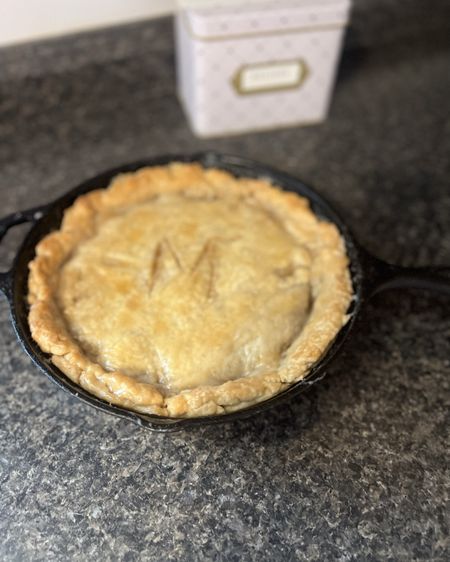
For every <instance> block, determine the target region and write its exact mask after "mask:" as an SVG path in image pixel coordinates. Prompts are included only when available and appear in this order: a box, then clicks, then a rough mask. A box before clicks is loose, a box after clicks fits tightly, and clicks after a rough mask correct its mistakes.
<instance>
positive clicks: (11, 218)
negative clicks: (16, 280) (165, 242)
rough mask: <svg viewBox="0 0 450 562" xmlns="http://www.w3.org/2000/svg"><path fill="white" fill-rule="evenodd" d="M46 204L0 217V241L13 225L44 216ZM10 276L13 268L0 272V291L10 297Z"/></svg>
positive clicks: (35, 220)
mask: <svg viewBox="0 0 450 562" xmlns="http://www.w3.org/2000/svg"><path fill="white" fill-rule="evenodd" d="M47 207H48V205H42V206H40V207H34V208H33V209H28V210H27V211H17V212H16V213H12V214H11V215H8V216H7V217H4V218H3V219H0V243H1V242H2V240H3V238H4V237H5V236H6V234H7V232H8V231H9V229H10V228H12V227H13V226H17V225H19V224H24V223H27V222H29V223H35V222H37V221H38V220H39V219H41V218H42V217H43V216H44V213H45V211H46V210H47ZM12 278H13V270H12V268H11V269H9V270H8V271H3V272H1V273H0V291H1V292H2V293H3V294H4V295H5V296H6V297H7V298H8V299H10V298H11V296H12Z"/></svg>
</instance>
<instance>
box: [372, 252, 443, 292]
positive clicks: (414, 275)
mask: <svg viewBox="0 0 450 562" xmlns="http://www.w3.org/2000/svg"><path fill="white" fill-rule="evenodd" d="M362 261H363V266H364V271H365V272H366V279H365V291H366V295H367V296H368V297H369V298H370V297H372V296H373V295H376V294H377V293H380V292H382V291H386V290H389V289H424V290H427V291H435V292H439V293H442V294H444V295H447V296H450V267H447V266H429V267H428V266H424V267H403V266H399V265H393V264H390V263H387V262H384V261H382V260H380V259H378V258H376V257H375V256H373V255H371V254H369V253H368V252H366V251H363V254H362Z"/></svg>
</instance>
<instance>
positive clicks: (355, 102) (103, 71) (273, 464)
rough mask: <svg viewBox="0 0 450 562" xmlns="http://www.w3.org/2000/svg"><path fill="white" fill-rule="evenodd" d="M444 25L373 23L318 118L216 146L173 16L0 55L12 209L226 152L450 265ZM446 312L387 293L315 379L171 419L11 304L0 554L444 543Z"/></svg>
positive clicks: (370, 237) (441, 552)
mask: <svg viewBox="0 0 450 562" xmlns="http://www.w3.org/2000/svg"><path fill="white" fill-rule="evenodd" d="M383 4H384V5H386V4H387V3H386V2H384V3H381V4H380V5H381V6H382V5H383ZM441 5H442V6H444V2H441ZM356 15H357V14H356ZM419 15H420V14H419ZM376 21H378V20H376ZM411 21H412V19H411ZM360 23H361V22H360ZM441 23H442V22H440V21H439V18H437V17H436V14H435V16H434V20H433V24H432V25H431V24H430V26H429V27H428V28H427V26H424V27H423V29H425V31H423V32H421V31H420V29H421V28H420V26H417V25H416V27H414V26H410V27H408V28H407V29H406V30H403V33H402V34H401V38H400V39H398V40H395V36H394V34H392V33H391V34H387V36H386V37H384V39H383V41H381V40H380V43H379V44H377V43H376V41H373V44H371V45H367V44H364V42H363V41H360V40H358V36H359V37H361V36H364V33H363V32H362V31H363V27H364V24H363V23H361V26H360V28H359V31H358V29H356V31H355V30H354V31H352V32H351V33H350V35H349V38H348V42H347V49H346V52H345V54H344V58H343V63H342V65H341V69H340V73H339V81H338V84H337V87H336V92H335V96H334V100H333V104H332V108H331V113H330V116H329V119H328V120H327V121H326V122H325V123H324V124H322V125H320V126H315V127H311V128H303V129H298V128H295V129H291V130H284V131H277V132H270V133H261V134H257V135H256V134H252V135H244V136H240V137H234V138H227V139H220V140H210V141H206V140H203V141H201V140H198V139H196V138H194V137H193V136H192V134H191V133H190V131H189V129H188V127H187V125H186V121H185V118H184V116H183V114H182V111H181V109H180V107H179V104H178V103H177V101H176V97H175V94H174V79H173V72H174V71H173V61H172V48H171V44H172V39H171V34H170V26H169V24H168V22H167V21H164V20H162V21H160V22H155V23H151V24H145V25H140V26H132V27H128V28H125V29H123V30H121V31H117V30H116V31H114V32H105V34H104V35H102V34H96V35H95V36H89V37H88V38H87V39H86V38H81V39H80V38H78V39H74V40H73V41H75V47H73V44H72V47H71V46H70V44H69V43H67V40H64V41H63V42H56V43H50V44H48V45H43V46H42V47H41V51H39V50H38V51H36V53H33V49H34V47H33V48H31V47H21V49H22V51H20V49H19V48H14V49H11V50H9V51H8V52H3V54H0V59H2V60H3V62H4V63H5V65H6V66H5V69H6V70H5V72H4V73H3V75H2V76H3V77H2V76H0V194H1V215H4V214H7V213H9V212H12V211H15V210H18V209H22V208H26V207H30V206H32V205H35V204H39V203H42V202H45V201H48V200H50V199H52V198H55V197H56V196H57V195H59V194H62V193H63V192H64V191H65V190H67V189H68V188H69V187H71V186H73V185H76V184H77V183H78V182H80V181H81V180H83V179H85V178H87V177H89V176H90V175H94V174H96V173H97V172H99V171H101V170H103V169H106V168H108V167H111V166H114V165H116V164H120V163H123V162H127V161H133V160H136V159H139V158H143V157H146V156H151V155H156V154H163V153H179V152H191V151H195V150H198V149H204V148H214V149H218V150H221V151H225V152H230V153H238V154H242V155H246V156H248V157H252V158H254V159H256V160H260V161H263V162H266V163H269V164H271V165H274V166H276V167H279V168H281V169H283V170H285V171H288V172H291V173H292V174H295V175H297V176H299V177H301V178H302V179H304V180H305V181H306V182H310V183H311V184H313V185H314V186H316V188H317V189H318V190H319V191H321V192H322V193H323V194H324V195H326V196H327V197H328V198H329V199H330V200H332V201H333V202H335V203H336V205H337V206H338V208H340V209H341V210H342V214H343V215H344V216H345V217H346V219H347V220H348V222H349V224H350V226H351V227H352V229H353V230H354V232H355V233H356V235H357V237H358V238H359V239H360V240H361V242H362V243H363V244H365V245H366V247H367V248H368V249H370V250H371V251H373V252H375V253H376V254H378V255H379V256H380V257H382V258H384V259H387V260H391V261H393V262H398V263H402V264H405V265H412V264H417V265H419V264H438V263H444V264H445V263H446V264H450V218H449V217H450V187H449V181H450V180H449V177H450V165H449V154H450V110H449V97H450V93H449V92H450V72H449V68H450V49H449V46H448V40H447V32H446V30H445V26H444V25H443V24H442V25H441ZM373 25H375V24H373ZM382 28H384V27H383V25H381V24H380V30H381V29H382ZM376 35H377V34H376V32H373V30H372V36H373V37H376ZM380 35H381V32H380ZM86 45H90V49H91V54H90V55H89V56H86ZM111 45H114V49H112V48H111ZM130 45H131V46H130ZM36 49H37V48H36ZM46 49H47V50H46ZM20 53H21V55H20ZM49 53H50V55H51V56H50V55H49ZM83 53H84V55H83ZM108 53H111V57H110V58H108ZM19 55H20V56H19ZM83 56H84V58H83ZM2 57H3V58H2ZM33 57H34V58H33ZM51 57H56V58H55V59H54V60H55V63H54V65H53V66H52V65H51V64H49V61H50V60H52V59H51ZM61 57H62V58H61ZM64 57H65V58H64ZM31 61H38V62H36V64H37V65H39V64H42V65H44V66H45V65H46V68H45V71H41V72H40V69H39V68H36V67H35V66H33V64H32V62H31ZM39 61H40V62H39ZM72 62H73V64H72ZM6 63H7V64H6ZM1 72H3V71H1ZM1 72H0V74H1ZM17 236H18V235H16V237H10V238H8V240H7V241H6V243H5V244H3V249H2V257H3V264H6V263H7V261H8V259H9V258H10V256H11V255H12V254H13V252H14V248H15V247H16V244H17V240H16V239H15V238H17ZM449 313H450V303H449V301H448V299H445V298H443V297H439V296H434V295H430V294H428V295H427V294H424V293H422V292H416V293H413V292H408V291H402V292H400V291H396V292H395V291H394V292H392V293H389V294H383V295H380V296H378V297H376V298H375V299H374V300H373V301H372V302H371V304H370V305H369V306H368V307H367V310H366V311H365V314H364V317H363V318H362V319H361V320H360V322H359V327H358V330H357V332H356V334H355V336H354V337H353V338H352V340H351V341H350V342H349V343H348V344H347V345H346V347H345V351H344V353H343V354H342V355H341V356H340V357H339V358H338V359H336V360H335V361H334V363H333V365H332V367H330V376H329V378H327V379H326V380H325V381H323V383H321V384H320V385H317V386H316V387H315V388H314V389H313V390H311V392H309V393H308V394H307V395H304V396H303V397H301V398H298V399H296V400H295V401H293V402H291V403H289V404H287V405H285V406H282V407H280V408H278V409H275V410H273V411H270V412H269V413H268V414H266V415H262V416H259V417H257V418H254V419H252V420H249V421H245V422H242V423H236V424H233V425H226V426H219V427H214V428H209V429H202V430H198V431H193V432H190V433H180V434H176V435H167V436H163V435H157V434H152V433H149V432H145V431H143V430H142V429H139V428H138V427H135V426H134V425H132V424H130V423H128V422H125V421H121V420H119V419H115V418H113V417H109V416H107V415H104V414H101V413H99V412H96V411H94V410H92V409H91V408H89V407H88V406H85V405H83V404H81V403H79V402H77V401H76V400H75V399H73V398H71V397H69V396H68V395H66V394H65V393H63V392H62V391H60V390H58V389H57V388H56V387H55V386H54V385H53V384H52V383H51V382H50V381H48V380H47V379H46V378H45V377H44V376H43V375H42V374H41V373H40V372H38V370H37V369H36V368H35V367H34V366H33V365H32V364H31V362H30V360H29V359H28V358H27V357H26V356H25V354H24V353H23V351H22V350H21V348H20V346H19V344H18V343H17V341H16V339H15V336H14V333H13V330H12V328H11V326H10V322H9V319H8V306H7V303H6V301H5V300H2V301H1V302H0V322H1V332H0V443H1V446H0V487H1V493H0V558H1V559H2V560H130V561H131V560H139V559H142V560H164V561H171V560H173V561H175V560H177V561H190V560H193V561H195V560H225V561H233V560H235V561H241V560H258V561H279V560H280V561H281V560H283V561H285V560H286V561H287V560H297V559H298V560H311V561H312V560H317V561H321V562H323V561H328V560H342V561H347V560H393V561H394V560H395V561H398V560H406V561H412V560H444V559H448V558H447V556H448V550H446V549H448V543H447V540H448V513H447V512H446V509H445V505H446V504H445V502H446V499H447V498H448V488H449V486H448V485H449V479H448V473H446V470H447V466H448V458H447V452H448V402H449V400H448V399H449V392H448V376H449V372H450V314H449Z"/></svg>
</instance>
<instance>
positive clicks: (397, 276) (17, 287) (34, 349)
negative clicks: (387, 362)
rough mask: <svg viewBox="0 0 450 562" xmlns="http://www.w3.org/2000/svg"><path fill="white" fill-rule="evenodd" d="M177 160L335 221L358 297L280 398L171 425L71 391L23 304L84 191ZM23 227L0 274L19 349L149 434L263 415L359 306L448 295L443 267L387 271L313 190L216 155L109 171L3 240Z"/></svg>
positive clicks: (61, 382)
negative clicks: (253, 184)
mask: <svg viewBox="0 0 450 562" xmlns="http://www.w3.org/2000/svg"><path fill="white" fill-rule="evenodd" d="M174 161H181V162H199V163H201V164H202V165H203V166H205V167H207V168H208V167H217V168H221V169H223V170H227V171H228V172H230V173H232V174H233V175H235V176H238V177H251V178H255V177H258V178H259V177H264V178H268V179H270V180H272V181H273V183H274V184H276V185H278V186H280V187H281V188H283V189H286V190H289V191H295V192H296V193H299V194H300V195H302V196H304V197H306V198H307V199H309V201H310V203H311V207H312V209H313V211H314V212H315V213H316V214H317V215H318V216H320V217H322V218H324V219H326V220H328V221H330V222H333V223H334V224H335V225H336V226H337V227H338V228H339V230H340V232H341V234H342V236H343V237H344V239H345V243H346V246H347V252H348V255H349V258H350V269H351V276H352V282H353V289H354V294H355V298H354V300H353V302H352V305H351V309H350V314H351V316H350V320H349V321H348V322H347V324H346V325H345V326H344V327H343V328H342V329H341V331H340V332H339V334H338V335H337V337H336V339H335V340H334V342H333V343H332V345H331V346H330V347H329V349H328V351H327V352H326V353H325V355H324V356H323V357H322V358H321V359H320V360H319V361H318V362H317V363H315V364H314V366H313V367H312V368H311V370H310V371H309V373H308V375H307V376H306V377H305V378H304V379H303V380H301V381H299V382H297V383H296V384H294V385H292V386H291V387H290V388H288V389H287V390H285V391H284V392H282V393H280V394H278V395H276V396H274V397H273V398H270V399H269V400H266V401H264V402H262V403H260V404H256V405H254V406H251V407H249V408H245V409H243V410H240V411H237V412H233V413H230V414H223V415H220V416H209V417H206V416H205V417H201V418H192V419H173V418H167V417H162V416H155V415H147V414H140V413H137V412H132V411H130V410H127V409H125V408H121V407H119V406H115V405H113V404H109V403H108V402H105V401H104V400H101V399H100V398H97V397H95V396H93V395H91V394H90V393H89V392H87V391H86V390H84V389H83V388H81V387H79V386H78V385H76V384H75V383H74V382H72V381H71V380H70V379H69V378H67V377H66V376H65V375H64V374H63V373H62V372H61V371H60V370H59V369H58V368H57V367H55V366H54V365H53V364H52V362H51V361H50V357H49V356H48V355H47V354H45V353H43V352H42V351H41V350H40V348H39V347H38V345H37V344H36V343H35V342H34V341H33V340H32V338H31V334H30V330H29V327H28V322H27V316H28V307H27V301H26V295H27V281H28V263H29V262H30V261H31V260H32V259H33V257H34V254H35V247H36V244H37V243H38V242H39V240H41V238H43V237H44V236H45V235H46V234H47V233H49V232H51V231H52V230H55V229H57V228H58V227H59V225H60V223H61V219H62V216H63V212H64V209H66V208H67V207H69V206H70V205H71V204H72V203H73V201H74V200H75V199H76V198H77V197H78V196H79V195H81V194H82V193H86V192H88V191H91V190H92V189H97V188H99V187H103V186H104V187H106V186H107V185H108V184H109V182H110V180H111V179H112V178H113V177H114V176H116V175H117V174H119V173H122V172H131V171H134V170H137V169H138V168H142V167H143V166H154V165H161V164H168V163H170V162H174ZM28 222H29V223H31V225H32V227H31V229H30V231H29V232H28V234H27V235H26V237H25V239H24V241H23V242H22V245H21V247H20V249H19V250H18V252H17V254H16V257H15V259H14V261H13V264H12V267H11V269H10V270H9V271H7V272H4V273H0V290H1V291H2V292H3V293H4V294H5V296H6V298H7V299H8V302H9V306H10V309H11V319H12V323H13V326H14V329H15V331H16V334H17V337H18V339H19V341H20V343H21V344H22V346H23V347H24V349H25V351H26V352H27V353H28V355H29V356H30V357H31V359H32V360H33V361H34V363H35V364H36V365H37V366H38V367H39V368H40V369H41V370H42V371H43V372H44V373H45V374H46V375H47V376H48V377H49V378H50V379H51V380H52V381H53V382H55V383H56V384H57V385H58V386H59V387H60V388H62V389H63V390H65V391H67V392H69V393H70V394H72V395H73V396H76V397H77V398H79V399H80V400H82V401H83V402H86V403H87V404H89V405H91V406H94V407H95V408H98V409H99V410H102V411H103V412H107V413H109V414H113V415H115V416H119V417H121V418H125V419H128V420H131V421H133V422H135V423H137V424H138V425H140V426H142V427H145V428H148V429H151V430H153V431H159V432H173V431H178V430H180V429H183V428H189V427H193V426H202V425H206V424H217V423H222V422H225V421H231V420H237V419H241V418H246V417H249V416H252V415H254V414H256V413H258V412H263V411H265V410H267V409H268V408H270V407H271V406H274V405H275V404H279V403H280V402H281V401H283V400H286V399H287V398H290V397H292V396H294V395H296V394H298V393H300V392H302V391H304V390H305V389H306V388H308V387H310V386H311V385H312V384H314V383H316V382H317V381H319V380H321V379H322V378H323V377H324V375H325V367H326V366H327V365H328V363H329V362H330V360H331V359H332V358H333V357H334V355H336V353H337V352H338V351H339V350H340V348H341V346H342V344H343V342H344V340H345V339H346V338H347V336H348V335H349V334H350V332H351V331H352V329H353V327H354V324H355V320H356V318H357V316H358V314H359V313H360V311H361V309H362V307H363V306H364V304H365V303H366V302H367V300H368V299H369V298H370V297H371V296H372V295H374V294H375V293H377V292H379V291H382V290H385V289H390V288H401V287H410V288H411V287H412V288H420V289H429V290H437V291H440V292H443V293H445V294H447V295H450V281H449V280H448V279H446V278H445V277H443V275H442V273H443V272H444V270H445V268H430V267H429V268H418V269H414V268H404V267H398V266H394V265H390V264H387V263H384V262H382V261H380V260H378V259H377V258H375V257H373V256H371V255H370V254H368V253H367V252H366V251H365V250H364V249H363V248H361V246H360V245H359V244H358V243H357V242H356V241H355V239H354V238H353V236H352V234H351V233H350V231H349V229H348V228H347V226H346V225H345V223H344V222H343V221H342V219H341V218H340V217H339V215H338V214H337V213H336V212H335V211H334V210H333V208H332V207H331V206H330V205H329V204H328V203H327V202H326V201H325V200H324V199H323V198H322V197H321V196H320V195H319V194H318V193H316V192H315V191H314V190H313V189H311V188H310V187H308V186H306V185H305V184H304V183H302V182H301V181H300V180H298V179H296V178H293V177H291V176H289V175H287V174H284V173H282V172H279V171H276V170H274V169H272V168H269V167H268V166H265V165H262V164H258V163H256V162H253V161H251V160H247V159H244V158H241V157H238V156H226V155H222V154H217V153H214V152H206V153H201V154H194V155H190V156H185V155H184V156H170V155H169V156H162V157H158V158H151V159H148V160H143V161H140V162H135V163H133V164H127V165H124V166H120V167H119V168H115V169H113V170H109V171H107V172H104V173H103V174H100V175H98V176H96V177H94V178H92V179H89V180H87V181H85V182H83V183H82V184H81V185H79V186H78V187H76V188H75V189H72V190H71V191H70V192H69V193H67V194H66V195H64V196H62V197H61V198H59V199H57V200H56V201H55V202H53V203H50V204H48V205H43V206H41V207H36V208H34V209H29V210H28V211H21V212H17V213H14V214H12V215H10V216H8V217H5V218H4V219H3V220H1V221H0V242H1V240H2V239H3V237H4V236H5V234H6V232H7V231H8V230H9V229H10V228H11V227H13V226H15V225H19V224H23V223H28Z"/></svg>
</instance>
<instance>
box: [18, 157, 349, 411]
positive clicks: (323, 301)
mask: <svg viewBox="0 0 450 562" xmlns="http://www.w3.org/2000/svg"><path fill="white" fill-rule="evenodd" d="M162 195H163V196H166V195H178V196H179V195H182V196H183V197H186V198H197V199H198V198H211V199H222V198H223V199H228V198H230V197H233V198H234V199H236V200H242V202H243V203H245V204H249V205H255V206H256V207H257V208H261V209H264V210H265V211H267V212H268V213H270V215H271V216H273V217H274V219H275V220H276V221H278V222H279V223H280V224H281V225H282V226H283V228H284V229H285V230H286V231H287V232H288V233H289V235H290V236H292V238H293V240H294V241H296V242H297V243H299V244H301V245H304V246H305V247H306V248H307V250H308V252H309V254H310V256H311V263H310V271H309V282H310V289H311V298H312V305H311V309H310V311H309V316H308V317H307V320H306V322H305V323H304V325H303V327H302V329H301V331H300V332H299V333H298V335H297V336H296V337H295V338H294V340H293V341H292V343H291V344H290V346H289V347H288V349H287V350H286V351H285V352H284V353H283V355H282V357H281V358H280V361H279V364H278V365H276V366H274V367H273V368H271V369H270V370H263V371H262V372H260V373H258V372H255V373H252V374H250V375H248V374H247V376H241V377H240V378H235V379H234V380H228V381H227V382H223V383H221V384H217V385H216V386H208V385H201V386H198V387H195V388H187V389H184V390H181V391H180V392H176V393H175V394H170V393H167V392H164V391H162V390H161V389H160V387H159V385H155V384H151V383H149V382H142V381H140V380H138V379H137V378H135V377H133V376H130V375H129V374H126V373H124V372H121V371H120V370H111V369H109V370H108V369H106V368H105V367H104V366H103V365H101V364H100V363H98V362H96V361H95V360H93V359H92V355H90V354H89V353H88V352H86V350H85V349H83V347H82V346H81V345H80V344H79V342H78V340H77V339H76V338H75V337H74V336H73V334H72V333H71V332H70V330H69V326H68V325H67V320H66V318H65V317H64V314H63V312H62V310H61V304H60V301H59V299H58V290H59V284H60V281H61V270H62V268H63V266H64V265H65V264H66V263H67V262H68V261H69V260H70V259H71V257H72V256H73V255H74V253H75V251H76V249H77V248H78V247H81V246H82V245H83V244H84V243H86V242H87V241H89V240H90V239H92V237H93V236H94V235H95V234H96V233H97V232H98V229H99V228H100V227H101V226H102V225H103V224H105V222H106V221H108V220H109V219H112V218H113V217H116V216H119V215H121V214H123V213H124V212H126V211H127V210H128V209H130V208H131V207H133V206H136V205H139V204H145V203H148V202H150V201H152V200H154V199H156V198H157V197H159V196H162ZM351 297H352V288H351V282H350V276H349V271H348V258H347V256H346V252H345V247H344V243H343V240H342V238H341V236H340V234H339V232H338V230H337V228H336V227H335V226H334V225H333V224H331V223H327V222H324V221H320V220H319V219H318V218H317V217H316V216H315V215H314V213H313V212H312V211H311V210H310V208H309V204H308V202H307V200H306V199H304V198H302V197H299V196H298V195H296V194H293V193H288V192H284V191H281V190H280V189H278V188H276V187H273V186H271V185H270V184H269V182H268V181H265V180H262V179H260V180H255V179H246V178H240V179H236V178H234V177H233V176H231V175H230V174H228V173H227V172H224V171H222V170H218V169H204V168H202V167H201V166H200V165H198V164H184V163H183V164H182V163H173V164H171V165H168V166H157V167H152V168H143V169H141V170H138V171H137V172H134V173H129V174H122V175H119V176H117V177H116V178H115V179H114V180H113V182H112V183H111V185H110V186H109V187H108V188H107V189H104V188H103V189H98V190H95V191H92V192H90V193H88V194H86V195H83V196H81V197H79V198H78V199H77V200H76V201H75V203H74V204H73V205H72V206H71V207H69V208H68V209H67V210H66V212H65V214H64V218H63V221H62V224H61V227H60V229H59V230H57V231H55V232H53V233H51V234H49V235H47V236H46V237H45V238H43V240H42V241H41V242H40V243H39V244H38V245H37V247H36V257H35V258H34V260H33V261H32V262H31V263H30V275H29V294H28V299H29V303H30V313H29V324H30V328H31V333H32V336H33V339H34V340H35V341H36V342H37V343H38V344H39V346H40V347H41V349H42V350H43V351H44V352H46V353H49V354H50V355H51V356H52V361H53V363H54V364H55V365H56V366H57V367H58V368H59V369H61V371H63V372H64V373H65V374H66V375H67V376H68V377H70V378H71V379H72V380H73V381H74V382H76V383H77V384H79V385H80V386H82V387H83V388H85V389H86V390H87V391H89V392H91V393H92V394H95V395H96V396H98V397H100V398H102V399H104V400H106V401H107V402H111V403H114V404H117V405H120V406H123V407H125V408H129V409H132V410H136V411H139V412H143V413H150V414H157V415H164V416H170V417H196V416H204V415H216V414H221V413H224V412H230V411H234V410H237V409H241V408H244V407H247V406H248V405H251V404H254V403H256V402H260V401H263V400H266V399H267V398H270V397H271V396H273V395H274V394H277V393H279V392H280V391H282V390H284V389H285V388H287V387H288V386H289V385H291V384H293V383H294V382H296V381H298V380H300V379H302V378H303V377H304V376H305V375H306V374H307V373H308V371H309V369H310V368H311V366H312V365H313V364H314V363H315V362H316V361H317V360H318V359H319V358H320V357H321V356H322V355H323V353H324V352H325V351H326V349H327V348H328V346H329V345H330V343H331V342H332V341H333V339H334V338H335V336H336V335H337V333H338V332H339V330H340V329H341V327H342V326H343V324H344V323H345V321H346V311H347V309H348V306H349V303H350V300H351ZM192 337H193V338H195V334H193V335H192ZM244 375H245V373H244Z"/></svg>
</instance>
